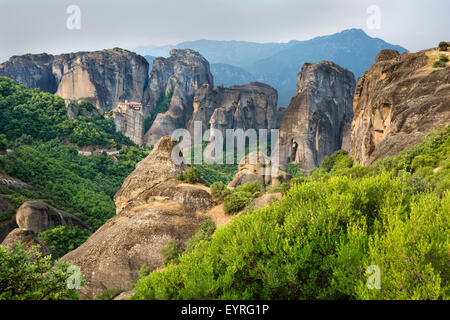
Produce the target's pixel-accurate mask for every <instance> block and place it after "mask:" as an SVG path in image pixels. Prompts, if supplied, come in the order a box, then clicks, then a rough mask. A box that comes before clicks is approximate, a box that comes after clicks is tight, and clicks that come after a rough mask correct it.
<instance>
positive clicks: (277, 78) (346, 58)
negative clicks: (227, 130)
mask: <svg viewBox="0 0 450 320" xmlns="http://www.w3.org/2000/svg"><path fill="white" fill-rule="evenodd" d="M174 48H177V49H193V50H196V51H198V52H200V53H201V54H202V55H203V56H204V57H205V58H206V59H207V60H208V61H209V62H210V63H211V72H212V74H213V76H214V80H215V83H217V84H220V83H222V84H223V85H224V86H230V85H235V84H244V83H248V82H250V81H262V82H265V83H267V84H269V85H271V86H273V87H274V88H275V89H277V90H278V93H279V105H282V106H287V105H288V104H289V101H290V99H291V98H292V96H293V95H294V94H295V91H296V85H297V74H298V72H299V70H300V69H301V67H302V66H303V64H304V63H307V62H309V63H315V62H320V61H323V60H327V61H333V62H335V63H337V64H339V65H340V66H342V67H344V68H347V69H349V70H350V71H352V72H353V73H354V74H355V77H356V78H359V77H360V76H361V75H363V74H364V72H365V71H366V70H368V69H369V68H370V66H371V65H372V64H373V62H374V60H375V57H376V56H377V54H378V53H379V52H380V51H381V50H383V49H393V50H397V51H398V52H400V53H403V52H406V51H407V50H406V49H405V48H403V47H401V46H397V45H393V44H390V43H387V42H385V41H383V40H381V39H377V38H372V37H370V36H368V35H367V34H366V33H365V32H364V31H363V30H361V29H350V30H344V31H342V32H340V33H336V34H332V35H328V36H321V37H317V38H314V39H311V40H307V41H296V40H293V41H290V42H288V43H255V42H245V41H216V40H198V41H189V42H182V43H179V44H176V45H166V46H148V47H139V48H134V49H132V50H133V51H135V52H137V53H139V54H141V55H144V56H146V58H147V60H148V61H149V62H150V63H151V61H152V60H153V59H154V58H153V57H158V56H162V57H168V56H169V51H170V50H171V49H174Z"/></svg>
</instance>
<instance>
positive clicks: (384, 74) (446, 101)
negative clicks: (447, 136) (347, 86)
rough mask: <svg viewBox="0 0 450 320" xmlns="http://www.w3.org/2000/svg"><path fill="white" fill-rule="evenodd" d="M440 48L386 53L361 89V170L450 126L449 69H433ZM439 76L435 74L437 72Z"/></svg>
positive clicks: (356, 130) (357, 124)
mask: <svg viewBox="0 0 450 320" xmlns="http://www.w3.org/2000/svg"><path fill="white" fill-rule="evenodd" d="M442 54H444V55H447V56H449V57H450V52H442V51H441V52H439V51H437V49H430V50H424V51H420V52H417V53H404V54H402V55H400V54H399V53H398V52H397V51H394V50H383V51H381V52H380V54H379V55H378V56H377V58H376V60H375V63H374V64H373V65H372V67H371V68H370V69H369V70H368V72H367V73H366V74H365V75H364V76H362V77H361V78H360V79H359V81H358V85H357V88H356V93H355V99H354V114H355V115H354V119H353V123H352V139H351V155H352V156H353V157H354V158H355V159H356V161H358V162H359V163H361V164H362V165H369V164H371V163H373V162H374V161H376V160H377V159H381V158H383V157H386V156H393V155H396V154H398V153H399V152H400V151H402V150H404V149H406V148H408V147H410V146H412V145H415V144H417V143H419V142H420V141H421V140H422V139H423V137H424V136H425V134H426V133H427V132H429V131H430V130H432V129H433V128H435V127H436V126H438V125H440V124H443V125H448V124H449V123H450V64H449V63H447V67H445V68H442V69H441V70H439V69H436V68H433V66H432V65H433V63H434V62H435V61H436V60H438V59H439V56H440V55H442ZM435 71H436V72H435Z"/></svg>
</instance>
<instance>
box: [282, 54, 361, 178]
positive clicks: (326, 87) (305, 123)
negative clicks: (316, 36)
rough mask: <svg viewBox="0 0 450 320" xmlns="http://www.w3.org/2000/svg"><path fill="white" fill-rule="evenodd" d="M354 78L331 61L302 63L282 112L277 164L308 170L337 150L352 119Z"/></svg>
mask: <svg viewBox="0 0 450 320" xmlns="http://www.w3.org/2000/svg"><path fill="white" fill-rule="evenodd" d="M354 91H355V77H354V75H353V73H351V72H350V71H348V70H346V69H343V68H341V67H340V66H338V65H337V64H335V63H333V62H327V61H323V62H320V63H315V64H305V65H304V66H303V68H302V70H301V72H300V73H299V75H298V85H297V93H296V95H295V96H294V97H293V98H292V100H291V103H290V104H289V107H288V109H287V110H286V112H285V113H284V115H283V120H282V122H281V128H280V157H281V159H280V164H281V165H282V166H284V165H285V164H286V162H293V163H298V164H299V167H300V169H301V170H303V171H305V172H309V171H310V170H312V169H314V168H317V167H319V166H320V164H321V163H322V160H323V158H324V157H326V156H329V155H331V154H333V153H334V152H335V151H337V150H339V149H341V147H342V142H343V138H344V131H345V128H346V125H347V131H348V124H350V123H351V121H352V118H353V109H352V103H353V94H354Z"/></svg>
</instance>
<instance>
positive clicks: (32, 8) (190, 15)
mask: <svg viewBox="0 0 450 320" xmlns="http://www.w3.org/2000/svg"><path fill="white" fill-rule="evenodd" d="M69 5H77V6H78V7H79V8H80V10H81V19H80V21H81V25H80V27H81V28H80V29H79V30H69V29H68V28H67V20H68V18H69V16H70V15H69V14H67V13H66V10H67V8H68V6H69ZM371 5H376V6H378V7H379V9H380V20H379V21H380V28H379V29H369V28H368V27H367V20H368V19H369V16H370V14H368V13H367V9H368V7H369V6H371ZM449 13H450V1H448V0H428V1H425V0H369V1H366V0H239V1H238V0H164V1H156V0H126V1H125V0H81V1H76V0H70V1H66V0H0V59H1V60H3V59H5V58H6V57H9V56H11V55H15V54H24V53H38V52H48V53H62V52H73V51H80V50H94V49H103V48H112V47H124V48H132V47H137V46H142V45H151V44H156V45H161V44H176V43H178V42H181V41H185V40H198V39H214V40H245V41H255V42H286V41H289V40H292V39H296V40H306V39H310V38H313V37H316V36H319V35H327V34H332V33H335V32H339V31H341V30H343V29H348V28H362V29H364V31H366V32H367V33H368V34H369V35H370V36H373V37H379V38H382V39H384V40H386V41H388V42H390V43H393V44H400V45H402V46H404V47H406V48H407V49H409V50H412V51H416V50H421V49H425V48H429V47H435V46H437V43H438V42H439V41H442V40H446V41H450V17H449Z"/></svg>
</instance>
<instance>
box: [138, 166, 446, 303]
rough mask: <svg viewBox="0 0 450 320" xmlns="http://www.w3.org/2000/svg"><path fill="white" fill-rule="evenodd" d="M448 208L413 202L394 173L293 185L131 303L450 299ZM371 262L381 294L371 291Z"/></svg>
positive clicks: (432, 198) (429, 196) (437, 201)
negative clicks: (379, 279)
mask: <svg viewBox="0 0 450 320" xmlns="http://www.w3.org/2000/svg"><path fill="white" fill-rule="evenodd" d="M449 209H450V208H449V193H448V192H447V193H445V195H444V196H443V197H442V198H441V197H440V196H438V195H436V194H433V193H425V194H422V196H421V197H420V198H417V197H413V196H410V195H408V194H407V193H405V187H404V184H403V182H402V179H401V178H393V177H392V176H391V175H389V174H382V175H379V176H376V177H365V178H360V179H352V178H349V177H331V178H330V179H328V180H326V181H313V182H309V183H305V184H300V185H295V186H293V187H292V188H291V190H290V191H289V193H288V194H287V195H286V196H285V197H284V198H283V200H282V201H281V202H280V203H278V202H275V203H274V204H272V205H270V206H269V207H267V208H264V209H260V210H256V211H252V212H249V213H248V214H246V215H243V216H240V217H239V218H236V219H234V220H232V221H231V222H230V224H228V225H227V226H226V227H225V228H220V229H218V230H217V231H216V232H215V234H214V237H213V238H212V240H211V241H210V242H202V243H201V244H199V245H198V246H196V248H195V249H194V250H193V251H192V252H191V253H190V254H186V255H183V256H182V257H181V258H180V263H179V264H178V265H171V266H169V267H168V268H167V269H165V270H164V271H161V272H153V273H151V274H150V275H149V276H148V277H146V278H144V279H142V280H140V281H139V282H138V283H137V284H136V286H135V289H136V295H135V296H134V297H133V298H134V299H374V298H375V299H403V298H406V297H407V298H409V299H415V298H421V297H423V298H425V299H427V298H432V299H448V298H449V296H448V294H449V283H448V276H447V272H446V263H447V262H448V253H447V251H448V241H447V237H448V234H449V231H450V230H449V227H450V224H449V221H448V218H449V216H448V211H449ZM422 213H425V215H424V214H422ZM433 219H434V220H433ZM370 265H378V266H379V267H380V269H381V270H382V286H381V290H369V289H368V288H367V287H366V285H365V284H366V281H367V276H366V275H365V271H366V269H367V267H368V266H370ZM388 278H389V279H388ZM421 280H422V281H421Z"/></svg>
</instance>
